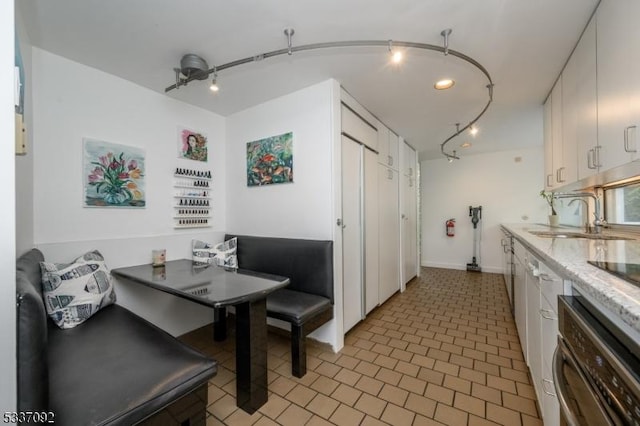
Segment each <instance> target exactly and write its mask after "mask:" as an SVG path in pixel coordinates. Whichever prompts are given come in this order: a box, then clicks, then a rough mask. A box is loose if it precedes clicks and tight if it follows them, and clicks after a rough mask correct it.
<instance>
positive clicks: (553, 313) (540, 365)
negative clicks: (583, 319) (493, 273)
mask: <svg viewBox="0 0 640 426" xmlns="http://www.w3.org/2000/svg"><path fill="white" fill-rule="evenodd" d="M524 256H525V259H526V260H525V268H526V279H525V286H526V314H525V316H526V323H527V324H526V339H524V340H526V342H527V343H526V348H527V349H526V352H525V359H526V361H527V365H528V366H529V371H530V373H531V380H532V382H533V387H534V389H535V392H536V396H537V398H538V403H539V405H540V408H541V410H542V415H543V421H544V424H545V425H549V426H557V425H559V423H560V410H559V405H558V400H557V397H556V395H555V389H554V383H553V374H552V365H553V364H552V359H553V352H554V351H555V349H556V345H557V339H558V313H557V312H558V309H557V306H558V302H557V300H558V295H560V294H563V293H564V288H565V284H564V280H563V279H562V278H561V277H559V276H558V275H557V274H555V273H554V272H553V271H552V270H551V269H549V268H548V267H547V266H546V265H545V264H544V263H543V262H541V261H540V260H539V259H537V258H536V257H535V256H534V255H533V254H532V253H530V252H526V253H525V255H524ZM568 285H569V284H568ZM516 314H517V311H516ZM516 324H517V322H516ZM521 339H522V337H521Z"/></svg>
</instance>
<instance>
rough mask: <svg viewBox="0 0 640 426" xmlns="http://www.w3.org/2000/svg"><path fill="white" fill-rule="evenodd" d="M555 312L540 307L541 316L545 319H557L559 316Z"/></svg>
mask: <svg viewBox="0 0 640 426" xmlns="http://www.w3.org/2000/svg"><path fill="white" fill-rule="evenodd" d="M553 314H554V312H553V311H550V310H548V309H540V316H541V317H542V318H544V319H548V320H554V321H555V320H557V319H558V317H556V316H555V315H553Z"/></svg>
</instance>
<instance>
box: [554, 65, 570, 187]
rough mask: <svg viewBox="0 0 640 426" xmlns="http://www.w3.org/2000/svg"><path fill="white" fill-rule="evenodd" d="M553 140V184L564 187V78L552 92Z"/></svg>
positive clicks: (560, 79)
mask: <svg viewBox="0 0 640 426" xmlns="http://www.w3.org/2000/svg"><path fill="white" fill-rule="evenodd" d="M551 140H552V146H553V149H552V151H553V158H552V164H553V182H554V186H559V185H563V184H564V183H565V182H566V180H565V179H563V177H562V173H563V172H564V171H563V167H564V159H563V158H562V153H563V149H562V76H560V78H559V79H558V81H557V82H556V84H555V86H553V90H552V91H551Z"/></svg>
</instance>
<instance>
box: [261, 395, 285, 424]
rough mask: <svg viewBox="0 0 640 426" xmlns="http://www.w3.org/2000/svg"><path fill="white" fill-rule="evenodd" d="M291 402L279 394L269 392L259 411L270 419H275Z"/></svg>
mask: <svg viewBox="0 0 640 426" xmlns="http://www.w3.org/2000/svg"><path fill="white" fill-rule="evenodd" d="M289 405H291V403H290V402H289V401H287V400H286V399H284V398H283V397H281V396H280V395H276V394H271V395H269V399H268V400H267V402H266V403H265V404H264V405H263V406H262V407H260V410H259V411H260V412H261V413H262V414H264V415H265V416H267V417H269V418H271V419H274V420H275V419H277V418H278V416H279V415H280V414H282V412H283V411H284V410H285V409H286V408H287V407H288V406H289Z"/></svg>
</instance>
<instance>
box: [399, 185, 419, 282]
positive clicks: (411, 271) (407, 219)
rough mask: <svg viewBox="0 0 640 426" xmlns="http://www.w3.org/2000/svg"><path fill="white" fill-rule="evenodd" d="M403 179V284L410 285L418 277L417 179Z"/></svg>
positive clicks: (401, 216)
mask: <svg viewBox="0 0 640 426" xmlns="http://www.w3.org/2000/svg"><path fill="white" fill-rule="evenodd" d="M401 179H402V191H403V197H402V198H403V200H402V212H401V215H400V219H401V225H400V226H401V227H402V283H403V284H406V283H408V282H409V281H410V280H411V279H412V278H413V277H415V276H416V275H417V272H418V264H417V246H416V244H417V239H418V237H417V234H418V227H417V221H416V195H417V194H416V184H415V178H414V177H411V176H406V175H403V176H402V177H401Z"/></svg>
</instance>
